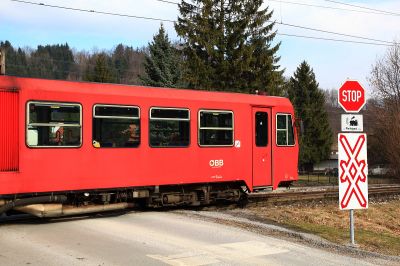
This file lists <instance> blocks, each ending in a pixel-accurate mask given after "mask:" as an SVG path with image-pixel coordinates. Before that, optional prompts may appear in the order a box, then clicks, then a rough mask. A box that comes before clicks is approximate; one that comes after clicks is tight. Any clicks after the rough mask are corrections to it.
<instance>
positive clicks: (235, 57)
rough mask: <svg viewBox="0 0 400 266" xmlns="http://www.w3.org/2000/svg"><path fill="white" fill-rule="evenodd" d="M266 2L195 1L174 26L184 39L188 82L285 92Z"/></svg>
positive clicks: (182, 7) (197, 85) (183, 6)
mask: <svg viewBox="0 0 400 266" xmlns="http://www.w3.org/2000/svg"><path fill="white" fill-rule="evenodd" d="M262 4H263V0H241V1H232V0H192V3H188V2H185V1H182V3H181V4H180V5H179V11H180V17H179V18H178V22H177V23H176V24H175V29H176V31H177V33H178V35H179V36H180V37H181V38H183V40H184V41H185V47H184V49H183V53H184V57H185V59H186V60H185V63H184V66H185V67H184V69H185V73H184V80H185V81H186V82H187V83H188V86H189V87H191V88H198V89H205V90H210V89H213V90H215V89H218V90H224V91H241V92H254V91H255V90H258V91H260V92H267V93H268V94H270V95H280V94H282V86H283V78H282V71H279V67H280V66H279V65H277V63H278V61H279V59H280V58H279V57H277V56H276V52H277V51H278V49H279V45H280V44H277V45H272V44H271V42H272V40H273V39H274V37H275V35H276V33H275V32H272V30H273V27H274V25H275V24H274V23H269V20H270V19H271V17H272V12H270V11H269V10H268V8H265V9H262V8H261V5H262Z"/></svg>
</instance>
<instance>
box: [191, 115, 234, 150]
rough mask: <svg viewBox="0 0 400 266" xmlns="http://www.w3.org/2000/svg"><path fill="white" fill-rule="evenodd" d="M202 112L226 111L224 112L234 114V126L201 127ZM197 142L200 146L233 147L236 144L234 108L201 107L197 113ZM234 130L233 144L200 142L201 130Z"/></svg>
mask: <svg viewBox="0 0 400 266" xmlns="http://www.w3.org/2000/svg"><path fill="white" fill-rule="evenodd" d="M202 112H206V113H224V114H232V127H230V128H228V127H201V119H200V114H201V113H202ZM197 115H198V117H197V120H198V121H197V144H198V145H199V147H233V146H234V144H235V114H234V112H233V111H232V110H215V109H199V111H198V113H197ZM202 129H203V130H207V129H208V130H232V144H230V145H202V144H201V143H200V136H201V134H200V130H202Z"/></svg>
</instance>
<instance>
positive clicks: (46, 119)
mask: <svg viewBox="0 0 400 266" xmlns="http://www.w3.org/2000/svg"><path fill="white" fill-rule="evenodd" d="M27 108H28V110H27V122H28V123H27V132H26V143H27V145H28V146H29V147H80V146H81V144H82V137H81V136H82V106H81V105H80V104H72V103H48V102H33V101H32V102H28V105H27Z"/></svg>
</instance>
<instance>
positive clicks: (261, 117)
mask: <svg viewBox="0 0 400 266" xmlns="http://www.w3.org/2000/svg"><path fill="white" fill-rule="evenodd" d="M255 120H256V125H255V126H256V130H255V132H256V136H255V139H256V146H257V147H266V146H267V145H268V113H266V112H256V117H255Z"/></svg>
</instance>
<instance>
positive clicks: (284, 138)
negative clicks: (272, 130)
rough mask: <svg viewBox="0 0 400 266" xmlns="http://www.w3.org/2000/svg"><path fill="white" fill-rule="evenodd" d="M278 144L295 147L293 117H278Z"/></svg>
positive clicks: (281, 115)
mask: <svg viewBox="0 0 400 266" xmlns="http://www.w3.org/2000/svg"><path fill="white" fill-rule="evenodd" d="M276 143H277V145H278V146H293V145H294V134H293V125H292V115H290V114H277V115H276Z"/></svg>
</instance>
